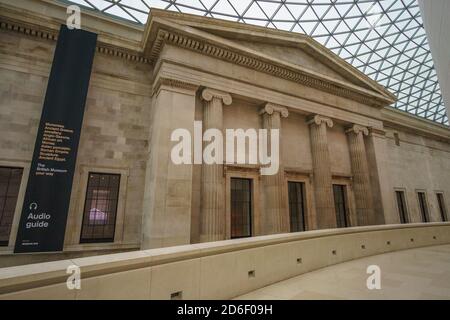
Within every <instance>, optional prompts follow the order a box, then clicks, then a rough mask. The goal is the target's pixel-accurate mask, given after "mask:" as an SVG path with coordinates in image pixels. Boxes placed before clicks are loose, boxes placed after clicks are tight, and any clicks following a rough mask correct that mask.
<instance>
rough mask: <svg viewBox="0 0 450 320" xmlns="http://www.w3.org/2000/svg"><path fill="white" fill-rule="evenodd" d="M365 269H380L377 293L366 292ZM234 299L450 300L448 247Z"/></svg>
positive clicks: (314, 275) (330, 270)
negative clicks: (373, 266) (379, 285)
mask: <svg viewBox="0 0 450 320" xmlns="http://www.w3.org/2000/svg"><path fill="white" fill-rule="evenodd" d="M369 265H378V266H379V267H380V269H381V289H380V290H377V289H374V290H369V289H367V285H366V282H367V278H368V277H369V276H370V274H368V273H366V269H367V267H368V266H369ZM236 299H256V300H258V299H269V300H273V299H289V300H303V299H450V245H442V246H434V247H426V248H418V249H412V250H405V251H398V252H392V253H386V254H381V255H377V256H372V257H368V258H363V259H358V260H354V261H349V262H345V263H341V264H338V265H334V266H330V267H327V268H323V269H320V270H316V271H313V272H309V273H306V274H303V275H300V276H297V277H294V278H291V279H288V280H284V281H281V282H278V283H275V284H273V285H270V286H267V287H264V288H261V289H259V290H256V291H253V292H250V293H248V294H245V295H242V296H239V297H236Z"/></svg>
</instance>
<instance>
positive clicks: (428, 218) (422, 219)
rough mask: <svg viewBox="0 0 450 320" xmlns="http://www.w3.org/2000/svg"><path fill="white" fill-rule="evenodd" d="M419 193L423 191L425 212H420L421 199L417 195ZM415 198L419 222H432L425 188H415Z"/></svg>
mask: <svg viewBox="0 0 450 320" xmlns="http://www.w3.org/2000/svg"><path fill="white" fill-rule="evenodd" d="M420 193H423V199H424V207H425V209H426V213H425V212H422V206H421V200H420V197H419V194H420ZM416 198H417V204H418V206H419V218H420V222H422V223H428V222H432V219H431V213H430V206H429V202H428V197H427V192H426V190H424V189H416Z"/></svg>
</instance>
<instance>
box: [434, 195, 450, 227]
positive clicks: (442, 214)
mask: <svg viewBox="0 0 450 320" xmlns="http://www.w3.org/2000/svg"><path fill="white" fill-rule="evenodd" d="M435 194H436V202H437V207H438V210H439V216H440V217H441V220H442V222H448V221H449V217H448V211H447V206H446V203H445V197H444V192H443V191H435ZM439 195H440V196H441V197H442V206H443V208H442V207H441V203H440V201H439ZM442 210H443V212H442Z"/></svg>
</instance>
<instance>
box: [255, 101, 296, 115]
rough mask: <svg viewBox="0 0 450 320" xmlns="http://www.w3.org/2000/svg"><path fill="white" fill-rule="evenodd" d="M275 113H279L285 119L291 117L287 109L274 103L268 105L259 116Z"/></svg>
mask: <svg viewBox="0 0 450 320" xmlns="http://www.w3.org/2000/svg"><path fill="white" fill-rule="evenodd" d="M274 112H279V113H280V116H281V117H283V118H287V117H288V116H289V111H288V109H287V108H286V107H283V106H280V105H278V104H274V103H266V104H265V105H264V107H263V108H262V109H261V111H260V112H259V114H264V113H267V114H268V115H272V114H273V113H274Z"/></svg>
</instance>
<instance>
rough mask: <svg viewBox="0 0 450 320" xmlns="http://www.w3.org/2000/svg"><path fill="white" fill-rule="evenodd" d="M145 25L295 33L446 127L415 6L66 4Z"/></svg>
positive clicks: (82, 0) (405, 1)
mask: <svg viewBox="0 0 450 320" xmlns="http://www.w3.org/2000/svg"><path fill="white" fill-rule="evenodd" d="M65 2H66V3H75V4H79V5H81V6H83V7H86V8H89V9H91V10H95V11H99V12H102V13H104V14H108V15H110V16H113V17H115V18H117V17H118V18H120V19H125V20H129V21H131V22H134V23H136V24H145V23H146V21H147V16H148V13H149V11H150V10H151V8H159V9H166V10H172V11H178V12H184V13H191V14H197V15H203V16H208V17H214V18H219V19H226V20H231V21H237V22H242V23H248V24H253V25H259V26H264V27H268V28H276V29H281V30H286V31H291V32H299V33H303V34H307V35H309V36H311V37H313V38H314V39H315V40H317V41H318V42H320V43H321V44H323V45H324V46H326V47H327V48H328V49H330V50H331V51H333V52H334V53H336V54H337V55H339V56H340V57H341V58H343V59H344V60H346V61H347V62H349V63H350V64H352V65H353V66H355V67H356V68H358V69H359V70H360V71H362V72H363V73H365V74H367V75H368V76H369V77H371V78H372V79H374V80H376V81H378V82H379V83H380V84H382V85H384V86H385V87H386V88H388V90H390V91H391V92H392V93H394V94H395V95H396V96H397V98H398V101H397V102H396V103H395V104H394V105H393V106H392V107H394V108H397V109H399V110H403V111H406V112H409V113H412V114H414V115H417V116H420V117H423V118H426V119H429V120H432V121H435V122H437V123H441V124H446V125H448V124H449V122H448V117H447V116H446V111H445V106H444V102H443V99H442V95H441V90H440V87H439V83H438V78H437V75H436V71H435V69H434V64H433V60H432V57H431V51H430V48H429V45H428V41H427V36H426V33H425V29H424V26H423V23H422V19H421V16H420V10H419V5H418V3H417V0H280V1H276V0H71V1H65Z"/></svg>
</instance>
